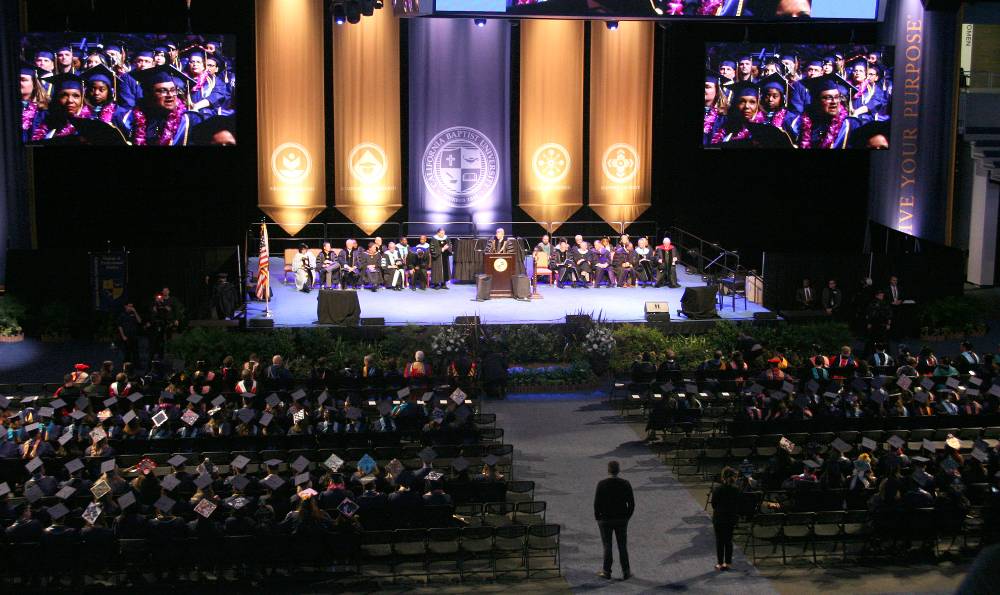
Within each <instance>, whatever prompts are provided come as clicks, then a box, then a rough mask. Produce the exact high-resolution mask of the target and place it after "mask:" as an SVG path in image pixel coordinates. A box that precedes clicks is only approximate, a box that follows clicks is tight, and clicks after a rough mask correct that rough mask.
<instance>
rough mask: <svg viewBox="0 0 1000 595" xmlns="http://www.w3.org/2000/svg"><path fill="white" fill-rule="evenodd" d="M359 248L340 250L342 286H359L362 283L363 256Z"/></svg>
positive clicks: (342, 287)
mask: <svg viewBox="0 0 1000 595" xmlns="http://www.w3.org/2000/svg"><path fill="white" fill-rule="evenodd" d="M361 254H362V252H361V251H360V250H358V249H357V248H355V249H353V250H348V249H347V248H344V249H343V250H341V251H340V257H339V260H340V288H341V289H347V288H348V287H357V286H358V285H359V284H360V283H361V262H360V261H361V259H360V256H361Z"/></svg>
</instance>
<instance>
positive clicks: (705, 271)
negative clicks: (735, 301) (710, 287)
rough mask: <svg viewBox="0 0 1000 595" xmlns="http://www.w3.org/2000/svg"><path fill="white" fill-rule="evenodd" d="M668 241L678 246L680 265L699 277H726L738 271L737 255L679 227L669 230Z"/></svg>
mask: <svg viewBox="0 0 1000 595" xmlns="http://www.w3.org/2000/svg"><path fill="white" fill-rule="evenodd" d="M670 241H671V242H672V243H673V244H676V245H677V246H680V252H681V253H680V260H681V263H682V264H684V265H686V266H687V267H688V268H691V269H694V270H695V271H697V273H698V274H699V275H710V276H714V277H719V276H724V277H728V276H730V275H734V274H736V273H737V272H739V270H740V255H739V254H737V253H736V252H734V251H732V250H726V249H725V248H723V247H722V246H720V245H719V244H717V243H715V242H710V241H708V240H706V239H704V238H701V237H699V236H696V235H694V234H693V233H690V232H688V231H685V230H683V229H681V228H679V227H671V228H670Z"/></svg>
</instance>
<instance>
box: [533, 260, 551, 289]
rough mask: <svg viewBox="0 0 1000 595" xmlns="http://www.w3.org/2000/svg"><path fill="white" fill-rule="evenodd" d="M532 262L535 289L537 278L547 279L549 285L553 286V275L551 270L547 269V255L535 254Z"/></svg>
mask: <svg viewBox="0 0 1000 595" xmlns="http://www.w3.org/2000/svg"><path fill="white" fill-rule="evenodd" d="M534 262H535V266H534V277H535V287H538V278H539V277H548V278H549V285H550V286H551V285H555V281H553V277H554V276H555V275H554V274H553V273H552V269H550V268H549V255H548V254H546V253H545V252H535V255H534Z"/></svg>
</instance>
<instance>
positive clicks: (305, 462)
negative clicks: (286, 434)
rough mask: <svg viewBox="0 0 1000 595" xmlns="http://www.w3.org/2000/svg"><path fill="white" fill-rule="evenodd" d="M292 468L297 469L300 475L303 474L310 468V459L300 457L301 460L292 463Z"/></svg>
mask: <svg viewBox="0 0 1000 595" xmlns="http://www.w3.org/2000/svg"><path fill="white" fill-rule="evenodd" d="M291 467H292V469H295V470H296V471H298V472H299V473H302V472H303V471H305V470H306V469H308V468H309V459H307V458H305V457H304V456H301V455H299V458H297V459H295V460H294V461H292V465H291Z"/></svg>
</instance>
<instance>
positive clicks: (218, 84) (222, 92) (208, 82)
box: [191, 75, 229, 116]
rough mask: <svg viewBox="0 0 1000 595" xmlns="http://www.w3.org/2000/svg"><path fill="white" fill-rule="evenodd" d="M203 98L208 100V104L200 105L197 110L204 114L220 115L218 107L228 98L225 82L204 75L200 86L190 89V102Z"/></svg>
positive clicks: (196, 101) (193, 102)
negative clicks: (205, 105)
mask: <svg viewBox="0 0 1000 595" xmlns="http://www.w3.org/2000/svg"><path fill="white" fill-rule="evenodd" d="M205 100H207V101H208V106H207V107H202V108H201V109H199V110H198V112H199V113H202V114H205V115H206V116H215V115H220V114H221V112H220V108H222V106H223V105H224V104H225V103H226V102H227V101H228V100H229V94H228V89H227V88H226V85H225V83H223V82H222V81H219V80H218V79H216V78H215V77H214V76H212V75H208V76H206V77H205V81H204V82H203V83H202V85H201V87H200V88H192V89H191V103H192V104H195V103H198V102H200V101H205Z"/></svg>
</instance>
